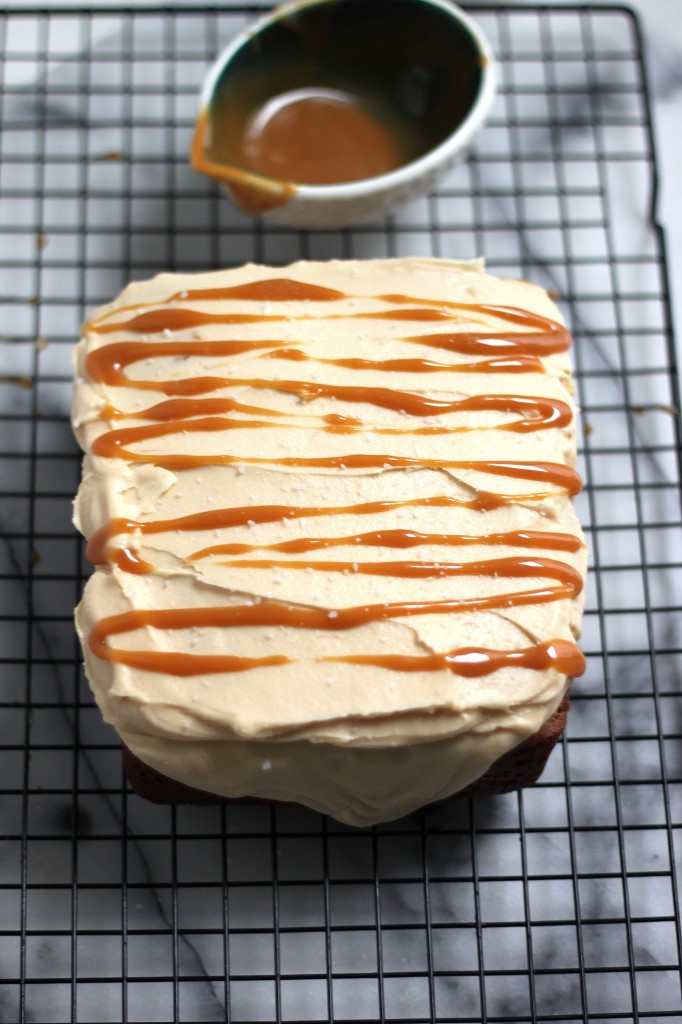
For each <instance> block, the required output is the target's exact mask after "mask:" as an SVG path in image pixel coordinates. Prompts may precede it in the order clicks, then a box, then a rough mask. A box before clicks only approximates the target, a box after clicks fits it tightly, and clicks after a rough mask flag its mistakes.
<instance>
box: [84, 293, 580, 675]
mask: <svg viewBox="0 0 682 1024" xmlns="http://www.w3.org/2000/svg"><path fill="white" fill-rule="evenodd" d="M349 297H350V296H347V295H346V294H345V293H343V292H339V291H337V290H335V289H331V288H324V287H320V286H317V285H310V284H305V283H302V282H298V281H292V280H289V279H287V278H273V279H270V280H264V281H258V282H252V283H250V284H245V285H239V286H236V287H231V288H218V289H196V290H190V291H185V292H176V293H175V294H173V295H171V296H170V298H169V299H168V300H167V302H168V303H176V304H177V303H191V302H193V301H194V302H199V301H201V302H213V301H225V300H230V299H239V300H250V301H261V302H266V303H268V304H269V303H273V302H274V303H277V302H281V301H314V302H330V303H334V302H337V301H339V300H342V299H347V298H349ZM364 298H367V296H364ZM375 298H376V299H377V300H378V301H381V302H383V303H386V304H389V305H390V307H391V308H390V309H387V310H380V311H370V312H357V313H352V312H351V313H343V314H336V313H334V312H332V313H327V314H325V315H324V316H322V317H320V316H319V315H317V316H315V315H308V314H306V315H304V316H303V315H298V316H282V315H279V314H275V315H272V314H269V313H267V314H266V313H262V314H256V313H231V312H220V313H209V312H205V311H202V310H197V309H192V308H188V307H186V306H185V305H174V306H169V305H167V304H165V305H162V306H161V307H160V308H159V306H158V304H157V303H154V304H149V305H150V306H152V307H154V308H148V309H145V310H144V311H142V312H141V311H140V310H141V307H140V306H139V305H136V306H131V307H123V308H120V307H119V308H118V309H117V310H116V311H115V314H116V319H113V320H112V319H111V318H110V315H109V316H105V317H102V318H100V319H99V320H97V321H95V322H93V323H91V324H90V325H89V328H88V329H89V331H90V332H92V333H95V334H101V335H103V334H110V333H115V332H117V331H127V332H129V333H131V334H141V335H142V334H144V335H147V334H161V335H162V337H161V339H159V340H154V341H151V342H150V341H147V340H144V341H139V342H137V341H125V342H113V343H111V344H108V345H104V346H102V347H101V348H99V349H96V350H95V351H93V352H90V353H89V355H88V356H87V359H86V371H87V373H88V374H89V376H90V378H91V379H92V380H93V381H95V382H98V383H104V384H107V385H110V386H113V387H124V388H135V389H137V390H147V391H157V392H162V393H164V394H165V395H167V396H169V398H168V400H166V401H162V402H160V403H158V404H156V405H153V406H151V407H150V408H147V409H145V410H142V411H140V412H136V413H128V412H125V413H122V412H120V411H119V410H117V409H115V408H113V407H112V406H106V407H105V408H104V409H103V410H102V412H101V418H102V419H104V420H108V421H109V422H114V421H115V420H116V419H118V418H120V417H122V416H125V417H126V418H127V419H131V418H133V419H135V418H139V419H144V420H147V421H152V422H151V423H150V422H147V423H146V424H145V425H143V426H132V427H123V428H114V429H112V430H109V431H107V432H105V433H104V434H101V435H100V436H99V437H98V438H96V440H95V441H94V443H93V444H92V449H91V450H92V452H93V454H94V455H98V456H102V457H105V458H119V459H123V460H125V461H127V462H131V463H147V464H153V465H156V466H161V467H164V468H167V469H184V468H189V467H193V466H202V465H239V464H245V463H246V464H250V465H269V466H278V465H279V466H284V467H300V468H322V469H341V470H344V469H351V470H352V469H391V468H432V469H433V468H436V469H438V468H444V469H464V470H476V471H479V472H483V473H486V474H490V475H493V476H505V477H511V478H514V479H518V480H528V481H531V482H535V483H536V484H538V485H539V486H540V487H541V488H542V490H540V491H538V492H537V493H533V494H527V493H526V494H523V495H514V494H499V493H489V492H486V491H477V492H476V493H475V494H474V496H473V497H472V498H470V499H455V498H450V497H445V496H436V497H430V498H415V499H410V500H406V501H400V502H388V501H383V502H367V503H364V504H356V505H351V506H342V507H318V506H312V507H297V506H281V505H262V506H247V507H242V508H227V509H216V510H212V511H210V512H202V513H196V514H194V515H188V516H184V517H180V518H177V519H167V520H144V521H142V522H138V521H134V520H124V519H115V520H111V521H110V522H109V523H107V524H105V526H104V527H102V528H101V529H100V530H98V531H97V532H96V533H95V534H94V535H93V537H92V538H91V539H90V542H89V544H88V557H89V558H90V560H91V561H92V562H93V563H95V564H105V563H112V564H116V565H118V566H119V568H121V569H123V570H125V571H128V572H134V573H147V572H153V571H154V566H153V565H151V564H150V563H148V562H146V561H144V560H142V559H141V558H140V557H139V556H138V555H137V554H136V552H135V551H134V550H132V549H131V548H130V547H129V546H128V545H125V544H123V545H112V544H111V543H110V541H112V540H113V539H114V538H115V537H116V536H118V535H121V534H129V533H132V532H136V531H139V533H140V534H141V535H146V534H154V533H164V532H168V531H189V530H191V531H201V530H226V529H229V528H230V527H233V526H238V525H243V524H245V523H264V522H274V521H276V520H282V519H286V520H294V519H301V518H307V517H316V516H333V515H338V514H343V513H351V514H356V515H363V514H369V513H374V514H376V513H378V512H383V511H389V510H392V509H395V508H402V507H405V506H421V507H428V506H429V505H440V506H447V507H453V508H456V507H468V508H473V509H477V510H486V509H490V508H495V507H499V506H501V505H504V504H510V503H516V502H519V501H523V502H526V503H527V502H529V501H532V502H540V501H542V500H545V499H547V498H548V497H550V496H551V495H552V494H553V493H555V492H554V491H553V488H558V489H560V490H561V491H563V492H565V493H567V494H571V495H573V494H576V493H577V492H578V491H579V489H580V479H579V477H578V475H577V473H576V472H575V470H573V469H572V468H570V467H568V466H566V465H563V464H560V463H549V462H527V461H507V460H499V461H496V460H487V461H477V460H462V459H457V460H449V459H436V458H419V457H415V458H412V457H408V456H399V455H393V454H389V453H386V454H381V453H376V454H375V453H371V454H367V453H357V452H353V453H348V454H342V455H328V456H315V457H310V456H306V455H303V454H296V455H291V456H286V457H280V458H278V457H266V456H263V457H254V456H251V457H243V456H239V455H236V454H231V453H229V452H219V453H206V454H183V453H177V452H173V453H169V452H149V451H143V452H140V451H136V450H134V448H132V447H131V446H134V445H136V444H138V443H139V442H142V441H149V440H151V439H154V438H160V437H166V436H169V435H173V434H187V433H207V432H216V431H218V432H228V431H234V430H240V429H244V430H260V429H264V428H268V429H269V430H273V429H278V430H289V431H294V430H299V431H300V430H305V431H310V430H318V431H323V432H326V433H332V434H339V435H353V434H356V433H359V432H362V433H365V434H367V433H371V434H377V435H397V434H399V435H405V434H410V435H439V434H440V435H447V434H457V433H463V432H467V431H471V430H476V431H481V430H485V431H514V432H521V433H531V432H534V431H538V430H546V429H556V428H562V427H566V426H568V424H569V423H570V422H571V418H572V412H571V408H570V406H569V405H568V404H567V403H565V402H561V401H559V400H557V399H552V398H546V397H532V396H530V397H528V396H523V395H498V394H495V395H476V396H471V397H467V398H464V399H458V400H456V401H443V400H440V399H434V398H429V397H425V396H422V395H419V394H414V393H412V392H408V391H404V390H398V389H393V388H386V387H364V386H361V385H358V386H348V385H341V384H327V383H318V382H314V383H311V382H309V381H302V380H281V379H280V380H273V379H268V378H265V377H264V378H261V377H233V376H199V377H188V378H186V379H173V380H149V379H142V380H138V379H133V378H130V377H129V376H128V374H127V373H126V370H127V368H128V367H129V366H131V365H133V364H135V363H137V362H140V361H142V360H148V359H150V358H154V357H157V358H163V357H190V356H204V357H209V358H213V357H224V356H227V357H229V356H233V355H239V354H242V353H248V354H257V355H256V357H257V358H260V359H272V358H277V359H285V360H289V361H293V362H305V361H314V362H316V363H321V364H331V365H336V366H341V367H343V368H345V369H352V370H356V371H358V372H360V373H362V372H363V371H366V370H377V369H379V370H387V371H395V372H411V373H432V372H439V371H440V372H443V371H446V372H452V373H461V372H465V373H466V372H476V373H499V372H506V373H509V372H512V373H528V372H535V373H538V372H544V366H543V364H542V362H541V359H542V357H545V356H548V355H552V354H554V353H559V352H564V351H566V349H567V348H568V347H569V344H570V337H569V335H568V332H567V331H566V329H565V328H564V327H563V326H562V325H560V324H558V323H557V322H555V321H553V320H550V319H548V318H546V317H542V316H540V315H538V314H535V313H528V312H526V311H524V310H520V309H515V308H512V307H507V306H498V305H487V304H466V303H455V302H447V301H440V300H425V299H422V298H415V297H412V296H407V295H402V294H387V295H379V296H376V297H375ZM130 312H133V315H132V316H129V317H128V318H126V319H120V315H121V314H124V313H130ZM491 318H494V319H495V320H498V321H499V320H502V321H503V322H506V323H509V324H510V325H514V327H515V328H516V330H511V331H510V330H495V329H491V327H490V326H489V321H490V319H491ZM316 319H317V320H320V319H324V320H330V319H343V320H347V319H365V320H373V319H390V320H392V321H405V322H419V321H423V322H431V323H435V322H441V321H442V322H450V323H452V322H453V321H454V322H466V323H467V324H471V322H472V320H473V321H474V322H480V323H481V328H482V329H481V331H476V332H473V331H470V330H467V331H457V330H452V331H450V332H447V331H446V332H443V333H437V334H419V335H412V334H408V335H406V336H404V337H400V339H399V340H400V341H401V342H405V343H408V344H411V345H415V346H419V347H427V348H429V347H430V348H435V349H440V350H441V351H446V352H450V353H455V354H458V355H469V356H476V357H485V358H483V359H478V360H477V361H474V362H470V363H462V364H449V363H439V362H435V361H432V360H427V359H423V358H420V357H416V358H414V359H390V360H373V359H354V358H344V359H330V358H319V357H313V356H309V355H308V354H307V353H306V352H305V351H304V349H303V348H302V347H300V346H301V345H302V342H301V341H300V340H297V341H296V347H292V345H291V343H290V342H288V341H286V340H280V339H277V340H273V339H270V340H244V339H239V338H236V339H225V340H202V339H196V340H193V339H187V340H177V339H173V340H169V338H168V335H169V334H170V333H172V332H175V331H182V330H187V329H190V328H196V327H199V326H203V325H207V324H208V325H215V324H220V325H239V324H246V323H267V322H280V323H281V322H283V321H289V322H292V321H293V322H295V321H300V320H306V321H315V320H316ZM519 328H521V329H520V330H519ZM233 386H238V387H248V388H252V389H255V390H270V391H272V390H274V391H279V392H283V393H289V394H294V395H296V396H298V397H299V398H302V399H303V400H304V401H311V400H313V399H315V398H332V399H336V400H339V401H344V402H355V403H362V404H368V405H371V406H375V407H379V408H384V409H390V410H394V411H400V412H402V413H404V414H405V415H406V416H408V417H411V418H419V417H433V416H438V415H441V414H445V413H456V414H459V413H471V412H489V411H492V412H501V413H506V414H514V415H515V418H514V419H513V420H511V421H509V422H505V423H501V424H494V425H492V426H491V425H487V426H442V425H433V424H428V425H420V426H416V427H406V428H403V427H387V426H383V425H376V424H372V423H369V422H366V421H364V420H361V419H359V418H357V417H348V416H342V415H337V414H327V415H323V416H308V415H302V414H290V413H283V412H280V411H278V410H275V409H271V408H268V407H265V406H260V405H258V406H254V405H248V404H244V403H241V402H238V401H237V400H235V399H232V398H226V397H220V398H198V397H196V396H199V395H205V394H209V393H211V392H215V391H218V390H221V389H225V388H229V387H233ZM170 396H173V397H170ZM284 418H286V420H287V422H278V421H279V420H282V419H284ZM344 544H345V545H349V544H358V545H360V546H365V547H382V548H385V547H389V548H409V547H413V546H416V545H419V544H450V545H453V544H456V545H467V544H470V545H491V546H494V545H510V546H520V547H527V548H534V549H536V550H542V549H545V550H557V551H558V550H564V551H573V552H575V551H577V550H578V549H579V548H580V547H581V546H582V542H581V541H580V540H579V539H578V538H577V537H574V536H572V535H570V534H562V533H552V532H549V531H548V532H545V531H516V532H510V533H499V534H489V535H481V536H478V535H462V534H447V535H432V534H421V533H417V532H414V531H401V530H387V531H376V530H375V531H372V532H368V533H365V534H358V535H353V536H352V537H330V538H324V537H322V538H320V537H301V538H297V539H296V540H291V541H283V542H281V543H277V544H268V545H257V544H229V543H221V544H217V545H212V546H210V547H204V548H201V549H199V550H197V551H195V552H193V553H192V554H191V555H189V556H188V559H187V561H188V562H191V561H196V560H199V559H203V558H209V557H214V556H217V555H220V556H224V555H245V554H250V553H252V552H256V551H268V552H280V553H286V554H291V553H303V552H308V551H316V550H320V549H326V548H330V547H334V546H342V545H344ZM218 564H220V565H224V566H229V567H240V566H241V567H243V568H250V569H272V568H288V569H307V570H311V571H313V572H314V571H325V572H329V571H339V572H344V571H345V572H349V573H350V572H352V573H354V574H355V573H359V574H369V575H386V576H396V577H402V578H431V577H438V576H440V577H455V576H483V577H488V578H510V579H520V578H534V579H542V580H548V581H550V580H551V581H553V583H551V584H543V585H541V586H538V587H535V588H533V589H530V590H516V589H512V590H510V591H505V592H504V593H501V594H495V595H488V596H485V597H477V598H461V599H457V600H446V601H442V600H441V601H428V602H394V603H389V604H381V605H361V606H358V607H354V608H344V609H338V610H335V609H331V610H327V609H319V608H308V607H302V606H298V605H294V604H290V603H287V602H284V601H277V602H275V601H268V600H262V601H260V602H259V603H257V604H253V605H251V604H247V605H227V606H224V607H220V608H181V609H162V610H149V611H147V610H135V611H131V612H127V613H124V614H122V615H114V616H108V617H106V618H104V619H101V620H100V621H99V622H98V623H97V624H96V625H95V627H94V628H93V630H92V631H91V634H90V638H89V644H90V648H91V650H92V651H93V653H95V654H96V655H97V656H99V657H101V658H104V659H106V660H110V661H116V662H121V663H124V664H127V665H132V666H135V667H138V668H143V669H146V670H150V671H157V672H166V673H169V674H171V675H198V674H206V673H213V672H238V671H244V670H247V669H251V668H256V667H259V666H264V665H279V664H284V663H286V662H287V661H288V660H289V659H288V658H287V657H285V656H283V655H281V656H280V655H272V656H269V657H266V658H244V657H233V656H227V655H194V654H178V653H176V652H172V653H171V652H163V651H130V650H122V649H119V648H116V647H112V646H110V644H109V642H108V640H109V638H110V637H112V636H115V635H119V634H121V633H125V632H129V631H132V630H136V629H139V628H142V627H144V626H152V627H155V628H158V629H170V630H174V629H187V628H192V627H207V626H216V627H222V628H226V627H232V626H237V625H239V626H277V625H280V626H291V627H295V628H298V629H324V630H346V629H353V628H355V627H357V626H361V625H364V624H366V623H369V622H376V621H381V620H385V619H394V618H402V617H409V616H413V615H424V614H434V613H448V614H450V613H461V612H471V611H479V610H483V609H491V608H503V607H507V608H508V607H517V606H521V605H527V604H539V603H544V602H547V601H557V600H564V599H567V598H571V597H575V596H576V595H577V594H579V593H580V591H581V589H582V585H583V584H582V579H581V576H580V574H579V573H578V572H577V571H576V570H575V569H573V568H572V566H570V565H568V564H567V563H564V562H561V561H558V560H556V559H552V558H547V557H545V556H540V555H537V554H536V555H534V557H529V558H524V557H507V558H491V559H483V560H476V561H473V562H445V563H443V562H428V561H423V560H420V561H390V562H389V561H378V562H372V561H369V562H362V563H358V562H347V561H343V562H341V561H329V560H319V559H303V560H301V559H297V560H290V559H278V558H263V557H260V558H256V559H244V558H234V559H229V560H226V561H222V562H220V563H218ZM323 660H336V661H344V662H347V663H351V664H372V665H378V666H381V667H385V668H391V669H393V670H395V671H405V672H411V671H437V670H443V669H448V670H449V671H451V672H454V673H456V674H460V675H483V674H487V673H489V672H492V671H495V670H496V669H498V668H501V667H504V666H511V665H521V666H524V667H530V668H534V669H538V670H541V669H546V668H548V667H554V668H555V669H557V670H558V671H559V672H562V673H564V674H566V675H578V674H580V672H582V671H583V669H584V658H583V656H582V654H581V653H580V651H579V650H578V648H577V646H576V645H575V644H573V643H571V642H569V641H566V640H558V639H556V640H549V641H544V642H542V643H537V644H535V645H533V646H532V647H528V648H518V649H515V650H504V651H499V650H493V649H489V648H461V649H457V650H455V651H450V652H447V653H444V654H434V655H429V656H415V657H411V656H403V655H397V654H396V655H391V654H387V655H384V654H382V655H379V654H377V655H352V654H351V655H347V656H344V657H337V658H333V659H323Z"/></svg>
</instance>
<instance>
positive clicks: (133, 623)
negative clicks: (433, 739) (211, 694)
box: [88, 601, 585, 676]
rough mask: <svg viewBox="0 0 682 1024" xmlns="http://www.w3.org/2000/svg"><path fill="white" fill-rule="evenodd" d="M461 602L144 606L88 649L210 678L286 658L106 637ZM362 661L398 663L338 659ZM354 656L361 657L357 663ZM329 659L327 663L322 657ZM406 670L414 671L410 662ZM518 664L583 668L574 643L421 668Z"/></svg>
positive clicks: (441, 660) (110, 621) (464, 654)
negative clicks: (139, 646)
mask: <svg viewBox="0 0 682 1024" xmlns="http://www.w3.org/2000/svg"><path fill="white" fill-rule="evenodd" d="M462 610H463V609H462V606H461V602H459V601H438V602H436V601H428V602H419V603H407V602H405V603H399V604H389V605H362V606H360V607H357V608H344V609H339V610H338V611H335V610H331V611H327V610H325V609H321V608H301V607H298V606H296V605H291V604H286V603H284V602H278V603H275V602H269V601H263V602H261V603H260V604H255V605H228V606H226V607H220V608H174V609H167V608H165V609H153V610H152V609H144V610H138V611H130V612H123V613H122V614H121V615H110V616H108V617H107V618H104V619H100V621H99V622H97V623H96V624H95V625H94V626H93V628H92V630H91V631H90V636H89V638H88V644H89V647H90V650H91V651H92V653H93V654H94V655H96V656H97V657H98V658H102V659H104V660H106V661H115V662H118V663H119V664H123V665H128V666H130V667H132V668H139V669H143V670H146V671H151V672H164V673H166V674H168V675H173V676H193V675H210V674H213V673H217V672H224V673H230V672H243V671H248V670H249V669H254V668H258V667H261V666H263V665H283V664H287V663H289V662H291V661H292V659H290V658H287V657H285V656H284V655H272V656H270V657H266V658H241V657H234V656H232V655H222V654H221V655H204V654H182V653H179V652H177V651H168V652H167V651H129V650H122V649H120V648H116V647H110V646H109V643H108V639H109V637H111V636H117V635H120V634H123V633H129V632H131V631H133V630H136V629H142V628H144V627H152V628H154V629H191V628H193V627H195V628H204V629H205V628H211V627H218V628H223V629H224V628H227V627H230V626H293V627H295V628H297V629H325V630H346V629H353V628H355V627H356V626H361V625H365V624H366V623H368V622H377V621H381V620H386V619H391V618H399V617H403V616H411V615H428V614H432V613H434V612H458V611H462ZM363 657H367V658H368V659H371V660H368V662H367V663H368V664H374V665H378V666H380V667H381V666H383V667H386V668H391V667H393V659H395V658H397V659H398V661H400V660H402V657H403V656H401V655H369V656H367V655H364V656H363V655H348V656H344V657H342V658H340V659H335V660H342V661H349V662H351V663H357V664H362V663H363V661H362V659H363ZM356 659H359V660H356ZM320 660H328V659H320ZM409 662H411V667H410V668H409V669H408V670H409V671H415V670H416V667H415V663H414V659H411V658H409V657H406V659H405V664H406V665H407V664H408V663H409ZM519 663H521V664H524V665H525V666H526V667H531V668H536V669H542V668H547V667H550V666H552V667H554V668H556V669H557V670H558V671H560V672H563V673H564V674H566V675H580V673H581V672H582V671H584V664H585V663H584V659H583V656H582V654H581V653H580V651H579V650H578V648H577V646H576V645H575V644H573V643H571V642H570V641H566V640H549V641H546V642H543V643H541V644H537V645H535V646H534V647H529V648H516V649H514V650H508V651H497V650H491V649H488V648H460V649H458V650H456V651H450V652H448V654H446V655H436V656H435V657H428V656H427V657H426V658H424V661H423V666H422V667H423V669H424V670H426V671H434V670H435V669H442V668H449V669H450V671H451V672H455V673H456V674H459V675H473V676H476V675H486V674H488V673H489V672H492V671H495V669H497V668H501V667H503V666H505V665H518V664H519Z"/></svg>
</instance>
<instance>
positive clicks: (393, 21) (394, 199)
mask: <svg viewBox="0 0 682 1024" xmlns="http://www.w3.org/2000/svg"><path fill="white" fill-rule="evenodd" d="M494 93H495V66H494V62H493V56H492V52H491V49H490V46H489V44H488V42H487V40H486V38H485V36H484V35H483V33H482V32H481V30H480V28H479V27H478V26H477V25H476V23H475V22H474V21H473V20H472V19H471V18H470V17H468V16H467V15H466V14H465V13H464V12H463V11H461V10H460V9H459V8H458V7H455V6H454V5H452V4H450V3H448V2H447V0H303V2H298V3H294V4H289V5H286V6H284V7H280V8H278V9H277V10H275V11H274V12H273V13H272V14H270V15H269V16H268V17H266V18H264V19H262V20H261V21H259V22H257V23H256V24H255V25H254V26H253V27H252V28H250V29H248V30H247V31H245V32H243V33H241V34H240V35H238V36H237V37H236V38H235V39H234V40H233V41H232V42H231V43H230V44H229V46H228V47H227V48H226V49H225V50H224V51H223V53H222V54H221V56H220V57H219V58H218V60H217V61H216V63H215V64H214V66H213V68H212V69H211V71H210V72H209V74H208V76H207V79H206V82H205V84H204V88H203V91H202V93H201V101H200V111H199V117H198V120H197V126H196V130H195V135H194V140H193V143H192V150H191V162H192V165H193V167H194V168H195V170H197V171H199V172H200V173H203V174H206V175H208V176H209V177H211V178H214V179H215V180H217V181H218V182H219V183H220V184H221V186H222V187H223V188H224V190H225V192H226V193H227V194H228V195H229V196H230V198H231V199H232V200H233V201H234V202H235V203H236V204H237V205H238V206H239V207H241V208H242V209H243V210H246V211H247V212H248V213H251V214H254V215H258V216H261V217H263V218H264V219H266V220H269V221H274V222H276V223H279V224H285V225H289V226H291V227H299V228H335V227H343V226H345V225H348V224H352V223H355V222H357V221H360V220H364V219H367V218H370V217H375V216H377V215H380V214H384V213H387V212H389V211H390V210H392V209H394V208H395V207H396V206H397V205H399V204H400V203H402V202H405V201H406V200H410V199H414V198H416V197H417V196H419V195H422V194H424V193H425V192H427V191H428V190H429V189H431V188H432V187H433V185H434V184H435V183H436V182H437V181H438V180H439V179H440V178H442V177H443V176H444V175H445V174H446V173H447V172H448V171H449V170H450V168H451V167H452V166H453V165H454V164H456V163H457V162H459V161H461V160H462V159H463V158H464V157H465V156H466V154H467V151H468V147H469V145H470V143H471V141H472V139H473V138H474V136H475V135H476V133H477V132H478V131H479V129H480V128H481V127H482V125H483V123H484V120H485V118H486V116H487V114H488V112H489V110H490V107H491V104H492V102H493V98H494Z"/></svg>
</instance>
